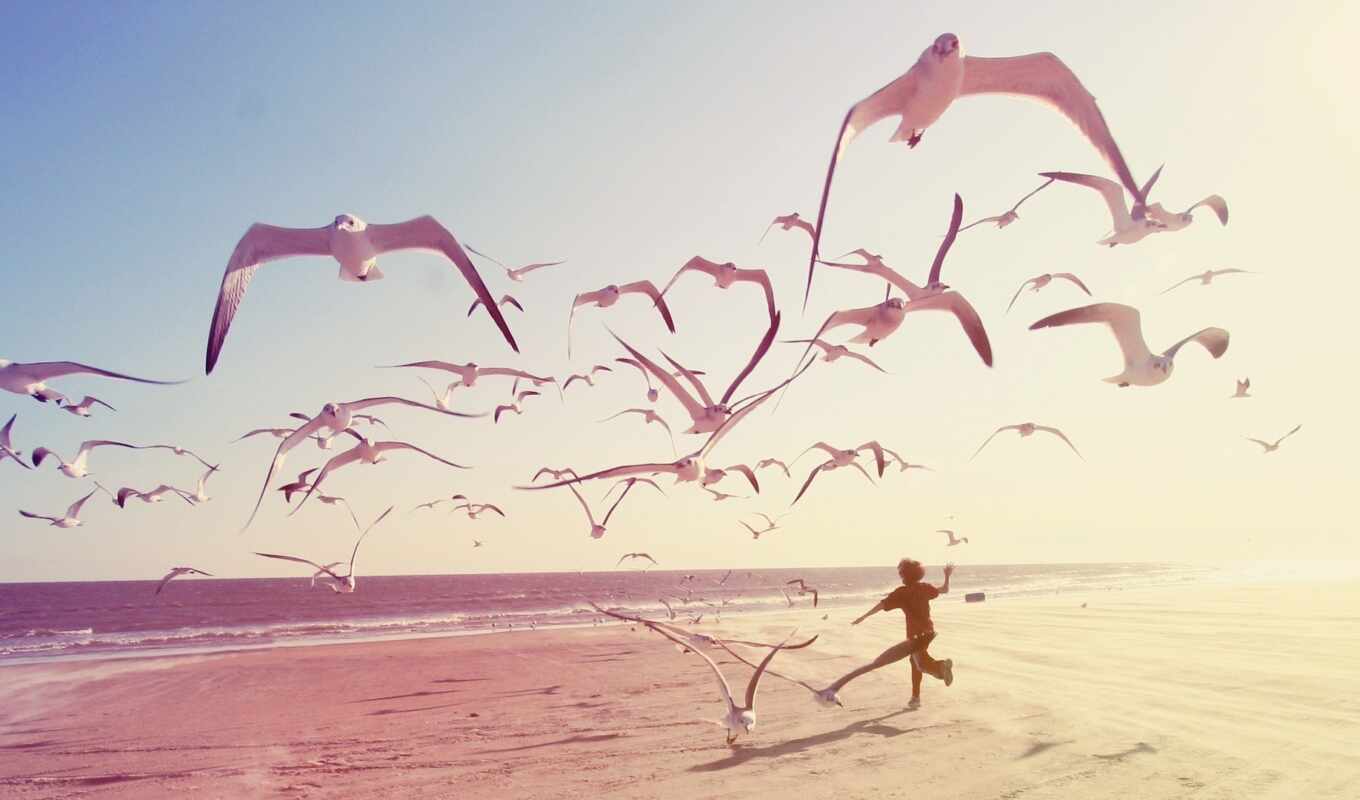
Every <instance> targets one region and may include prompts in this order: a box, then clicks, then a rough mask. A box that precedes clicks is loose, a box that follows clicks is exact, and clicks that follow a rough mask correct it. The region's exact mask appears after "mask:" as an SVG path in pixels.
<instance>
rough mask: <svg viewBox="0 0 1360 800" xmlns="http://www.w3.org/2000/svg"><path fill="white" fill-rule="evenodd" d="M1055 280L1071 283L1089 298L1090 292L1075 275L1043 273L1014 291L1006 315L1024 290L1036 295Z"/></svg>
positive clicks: (1068, 273)
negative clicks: (1059, 279)
mask: <svg viewBox="0 0 1360 800" xmlns="http://www.w3.org/2000/svg"><path fill="white" fill-rule="evenodd" d="M1056 278H1062V279H1063V280H1065V281H1071V282H1072V283H1073V284H1075V285H1076V287H1077V288H1078V289H1080V290H1082V291H1083V292H1085V293H1086V296H1087V297H1090V296H1091V290H1090V289H1087V288H1086V284H1084V283H1082V282H1081V278H1078V277H1077V276H1076V275H1073V274H1072V273H1070V272H1045V273H1044V274H1042V275H1035V276H1034V277H1033V278H1030V279H1029V280H1027V281H1025V282H1024V283H1022V284H1020V288H1019V289H1016V290H1015V296H1014V297H1012V298H1011V302H1010V303H1009V304H1008V305H1007V306H1006V313H1007V314H1009V313H1010V311H1011V307H1012V306H1014V305H1015V301H1016V300H1019V299H1020V294H1021V293H1022V292H1024V291H1025V290H1026V289H1029V290H1030V291H1031V292H1035V293H1038V291H1039V290H1040V289H1042V288H1044V287H1045V286H1047V285H1049V284H1050V283H1052V282H1053V281H1054V279H1056Z"/></svg>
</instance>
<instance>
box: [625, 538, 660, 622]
mask: <svg viewBox="0 0 1360 800" xmlns="http://www.w3.org/2000/svg"><path fill="white" fill-rule="evenodd" d="M630 558H634V559H636V558H645V559H647V560H648V561H650V562H652V566H656V559H655V558H652V556H651V554H650V553H624V554H623V555H621V556H619V560H618V563H616V564H615V565H614V566H616V567H617V566H619V564H622V563H623V562H625V561H627V560H628V559H630ZM672 619H674V617H672Z"/></svg>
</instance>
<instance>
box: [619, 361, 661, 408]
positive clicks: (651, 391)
mask: <svg viewBox="0 0 1360 800" xmlns="http://www.w3.org/2000/svg"><path fill="white" fill-rule="evenodd" d="M614 360H615V361H617V362H618V363H620V364H628V365H629V366H632V367H636V368H637V371H638V372H641V373H642V379H643V380H644V381H646V382H647V400H648V402H651V403H655V402H656V398H657V397H659V396H660V394H659V393H658V392H657V391H656V387H654V386H652V373H650V372H648V371H647V368H646V367H644V366H642V365H641V364H639V363H638V362H637V360H636V359H632V358H616V359H614Z"/></svg>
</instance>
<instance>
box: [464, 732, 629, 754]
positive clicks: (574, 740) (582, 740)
mask: <svg viewBox="0 0 1360 800" xmlns="http://www.w3.org/2000/svg"><path fill="white" fill-rule="evenodd" d="M621 738H623V734H621V733H597V734H595V735H593V736H581V735H576V736H568V737H566V738H565V739H555V740H553V741H551V742H542V743H540V744H525V745H520V746H519V747H502V748H499V749H496V750H479V751H477V755H479V756H484V755H491V754H493V753H518V752H520V751H521V750H537V749H539V748H541V747H558V746H560V745H564V744H590V743H592V742H607V741H609V740H611V739H621Z"/></svg>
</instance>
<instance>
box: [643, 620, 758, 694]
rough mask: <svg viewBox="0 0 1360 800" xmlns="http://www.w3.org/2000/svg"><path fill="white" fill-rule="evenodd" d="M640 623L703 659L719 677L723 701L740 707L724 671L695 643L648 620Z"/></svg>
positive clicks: (719, 687) (719, 688)
mask: <svg viewBox="0 0 1360 800" xmlns="http://www.w3.org/2000/svg"><path fill="white" fill-rule="evenodd" d="M640 621H641V622H642V624H644V625H646V626H647V627H648V628H651V629H652V630H653V631H656V632H657V633H659V634H661V635H662V636H664V637H666V638H667V639H670V640H671V641H672V642H674V643H675V644H678V645H680V646H681V647H683V648H685V649H686V650H688V651H690V652H691V653H694V654H695V655H697V656H699V657H700V658H702V659H703V660H704V661H705V662H706V663H707V664H708V666H709V668H710V669H712V670H713V674H714V675H716V676H717V678H718V690H719V691H721V692H722V696H723V700H725V701H726V702H727V706H728V707H729V708H737V707H738V706H737V703H736V701H735V700H733V699H732V689H731V687H729V686H728V685H727V678H724V677H723V674H722V670H720V669H718V665H717V664H716V663H714V662H713V659H711V658H709V657H708V654H707V653H705V652H704V651H702V650H700V649H698V648H697V647H695V646H694V643H693V642H688V641H684V640H682V639H681V638H680V637H678V636H675V635H674V634H672V633H670V632H668V631H667V630H666V629H665V628H662V627H661V626H659V625H657V624H656V623H654V622H651V621H648V620H640Z"/></svg>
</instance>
